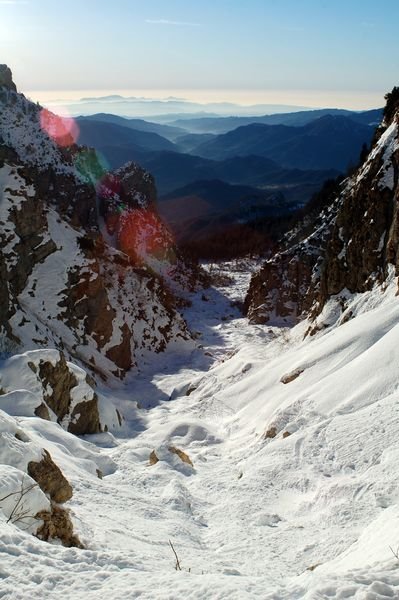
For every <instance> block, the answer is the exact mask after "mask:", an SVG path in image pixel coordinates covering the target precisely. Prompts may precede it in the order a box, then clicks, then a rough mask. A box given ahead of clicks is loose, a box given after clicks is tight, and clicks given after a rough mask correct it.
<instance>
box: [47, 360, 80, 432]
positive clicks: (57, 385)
mask: <svg viewBox="0 0 399 600" xmlns="http://www.w3.org/2000/svg"><path fill="white" fill-rule="evenodd" d="M39 377H40V379H41V381H42V385H43V389H44V390H51V392H50V393H46V392H45V395H44V399H45V401H46V404H48V406H49V407H50V408H51V410H52V411H53V412H55V414H56V415H57V417H58V420H59V421H62V419H63V418H64V417H65V415H67V414H68V412H69V406H70V404H71V390H72V388H74V387H76V386H77V385H78V381H77V379H76V377H75V376H74V374H73V373H72V372H71V371H70V370H69V369H68V365H67V362H66V360H65V356H64V354H63V353H62V352H60V360H59V361H58V362H57V363H56V364H55V365H54V366H53V365H52V363H51V362H44V361H43V360H41V361H40V363H39Z"/></svg>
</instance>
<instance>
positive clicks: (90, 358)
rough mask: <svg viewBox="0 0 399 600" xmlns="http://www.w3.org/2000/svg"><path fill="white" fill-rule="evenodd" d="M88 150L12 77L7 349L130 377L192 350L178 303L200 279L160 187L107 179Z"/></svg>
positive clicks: (6, 199)
mask: <svg viewBox="0 0 399 600" xmlns="http://www.w3.org/2000/svg"><path fill="white" fill-rule="evenodd" d="M77 139H78V129H77V125H76V123H75V122H74V121H73V120H72V119H68V118H63V117H57V116H55V115H53V114H52V113H50V112H49V111H47V110H46V109H42V108H41V107H40V106H38V105H36V104H33V103H32V102H30V101H29V100H28V99H26V98H25V97H24V96H23V95H22V94H19V93H18V92H17V91H16V87H15V84H14V83H13V81H12V76H11V72H10V70H9V69H8V68H7V67H6V66H4V65H3V66H0V198H1V202H0V277H1V281H2V286H1V289H0V338H1V344H2V346H3V349H5V350H7V349H8V348H10V347H12V348H13V350H14V351H15V350H17V349H18V348H21V349H24V350H32V349H36V348H57V349H60V350H62V351H63V352H64V353H65V355H66V357H67V358H72V359H75V360H76V359H78V360H79V361H80V362H81V363H82V364H83V365H86V366H88V367H90V368H91V369H92V370H93V371H97V372H100V373H102V374H103V375H105V376H107V375H108V374H110V373H113V374H116V375H118V376H123V375H124V373H125V372H126V371H127V370H129V369H131V368H132V367H134V366H136V365H138V364H139V363H140V361H141V360H142V357H143V355H144V354H146V353H148V351H150V352H151V351H152V352H161V351H163V350H165V348H166V347H167V346H168V345H169V344H175V343H183V344H185V345H187V344H191V343H192V342H191V337H190V334H189V332H188V330H187V327H186V324H185V322H184V320H183V319H182V317H181V316H180V314H179V313H178V311H177V310H176V302H177V298H176V294H177V295H178V296H179V297H181V296H182V294H183V295H184V290H185V289H187V287H190V286H191V287H193V286H195V285H197V284H198V280H199V278H200V277H199V273H198V271H197V270H196V269H195V268H194V267H193V266H192V265H189V264H188V263H187V262H186V261H185V260H184V258H183V257H182V256H181V255H180V254H179V252H178V250H177V248H176V246H175V244H174V241H173V238H172V236H171V235H170V233H169V232H168V231H167V229H166V228H165V226H164V225H163V223H162V222H161V221H160V219H159V217H158V215H157V213H156V208H155V199H156V191H155V186H154V182H153V180H152V178H151V176H150V175H149V174H148V173H146V172H145V171H143V170H142V169H140V167H138V166H137V165H135V164H132V163H130V164H128V165H126V166H125V167H123V168H122V169H120V170H119V171H117V172H115V173H107V171H106V169H105V168H104V166H103V164H102V161H101V157H99V156H97V154H96V153H95V152H94V151H93V150H91V149H88V148H84V147H79V146H78V145H77V144H76V141H77Z"/></svg>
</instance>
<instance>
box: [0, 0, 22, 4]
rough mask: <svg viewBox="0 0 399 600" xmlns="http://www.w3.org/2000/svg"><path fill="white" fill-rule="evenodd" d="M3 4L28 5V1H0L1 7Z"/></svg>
mask: <svg viewBox="0 0 399 600" xmlns="http://www.w3.org/2000/svg"><path fill="white" fill-rule="evenodd" d="M2 4H28V0H0V5H2Z"/></svg>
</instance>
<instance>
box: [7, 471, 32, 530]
mask: <svg viewBox="0 0 399 600" xmlns="http://www.w3.org/2000/svg"><path fill="white" fill-rule="evenodd" d="M24 480H25V475H24V476H23V477H22V480H21V487H20V489H19V490H17V491H15V492H10V493H9V494H7V495H6V496H3V497H2V498H0V504H2V502H4V501H5V500H7V499H8V498H12V497H13V496H15V504H14V507H13V509H12V511H11V513H10V515H9V517H8V519H7V523H13V524H16V523H19V524H21V523H25V525H26V527H29V525H30V522H27V521H29V520H31V519H35V516H34V515H32V514H30V510H29V508H28V507H27V506H26V503H25V496H27V494H29V492H30V491H31V490H32V489H33V488H35V487H37V486H38V484H37V483H32V484H31V485H27V486H25V485H24Z"/></svg>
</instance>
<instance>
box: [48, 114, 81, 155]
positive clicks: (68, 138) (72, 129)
mask: <svg viewBox="0 0 399 600" xmlns="http://www.w3.org/2000/svg"><path fill="white" fill-rule="evenodd" d="M40 125H41V128H42V129H43V130H44V131H45V132H46V133H47V135H48V136H49V137H51V139H52V140H54V141H55V142H56V143H57V144H58V145H59V146H72V144H75V143H76V140H77V139H78V137H79V127H78V124H77V123H76V121H75V119H72V118H71V117H61V116H59V115H55V114H54V113H52V112H50V111H49V110H47V109H46V108H43V109H42V111H41V112H40Z"/></svg>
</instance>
